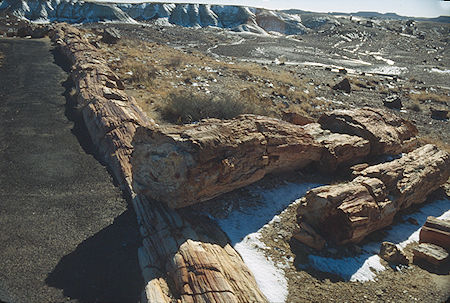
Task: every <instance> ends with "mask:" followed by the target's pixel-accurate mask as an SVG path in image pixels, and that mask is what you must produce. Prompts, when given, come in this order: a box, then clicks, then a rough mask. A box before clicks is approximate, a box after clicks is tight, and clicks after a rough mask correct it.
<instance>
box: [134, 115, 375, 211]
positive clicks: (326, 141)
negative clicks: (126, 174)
mask: <svg viewBox="0 0 450 303" xmlns="http://www.w3.org/2000/svg"><path fill="white" fill-rule="evenodd" d="M133 144H134V147H135V149H134V152H133V159H132V161H133V167H134V168H135V169H134V181H135V188H137V190H138V192H140V193H144V194H146V195H147V196H149V197H151V198H152V199H155V200H158V201H163V202H165V203H167V204H168V205H169V206H170V207H172V208H179V207H184V206H187V205H191V204H194V203H198V202H201V201H205V200H208V199H211V198H214V197H216V196H218V195H220V194H223V193H226V192H229V191H232V190H234V189H236V188H240V187H243V186H246V185H248V184H251V183H254V182H256V181H258V180H260V179H262V178H263V177H264V176H265V175H266V174H268V173H279V172H286V171H293V170H296V169H300V168H303V167H305V166H307V165H308V164H310V163H323V164H322V166H323V167H326V168H328V169H329V170H333V169H335V168H336V167H337V166H338V165H340V164H350V163H353V162H354V161H355V160H357V159H361V158H363V157H365V156H366V155H367V154H368V153H369V145H368V141H366V140H364V139H362V138H359V137H355V136H350V135H343V134H332V133H330V132H329V131H324V130H322V129H320V126H319V125H318V124H312V125H306V126H299V125H294V124H291V123H287V122H284V121H281V120H278V119H273V118H268V117H263V116H255V115H242V116H239V117H237V118H235V119H232V120H217V119H206V120H203V121H201V122H200V123H198V124H190V125H184V126H172V127H167V128H161V129H158V130H153V129H145V128H141V129H139V130H138V131H137V133H136V136H135V140H134V142H133Z"/></svg>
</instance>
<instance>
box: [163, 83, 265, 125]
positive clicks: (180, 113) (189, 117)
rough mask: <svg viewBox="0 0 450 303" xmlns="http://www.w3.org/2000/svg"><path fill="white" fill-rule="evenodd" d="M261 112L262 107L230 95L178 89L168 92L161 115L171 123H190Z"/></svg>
mask: <svg viewBox="0 0 450 303" xmlns="http://www.w3.org/2000/svg"><path fill="white" fill-rule="evenodd" d="M246 113H252V114H262V113H263V111H262V109H261V108H260V107H259V106H258V105H257V104H253V103H249V102H246V101H245V100H243V99H238V98H235V97H232V96H230V95H218V96H214V95H212V94H205V93H197V92H193V91H189V90H179V91H176V92H173V93H171V94H169V96H168V98H167V99H166V102H165V104H164V106H163V107H162V109H161V115H162V117H163V118H164V120H166V121H168V122H172V123H178V124H180V123H192V122H196V121H200V120H201V119H205V118H218V119H231V118H234V117H236V116H239V115H241V114H246Z"/></svg>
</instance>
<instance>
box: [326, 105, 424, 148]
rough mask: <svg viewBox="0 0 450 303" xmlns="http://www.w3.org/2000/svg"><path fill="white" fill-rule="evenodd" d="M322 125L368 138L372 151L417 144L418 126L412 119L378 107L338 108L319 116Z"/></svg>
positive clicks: (335, 130) (408, 146)
mask: <svg viewBox="0 0 450 303" xmlns="http://www.w3.org/2000/svg"><path fill="white" fill-rule="evenodd" d="M319 123H320V125H322V128H324V129H329V130H331V131H332V132H335V133H341V134H349V135H355V136H359V137H361V138H364V139H366V140H369V142H370V146H371V151H370V153H371V154H372V155H383V154H392V155H397V154H400V153H402V152H409V151H411V150H412V149H414V148H415V147H416V145H417V139H416V135H417V133H418V131H417V128H416V127H415V126H414V125H413V124H412V123H411V122H409V121H407V120H405V119H402V118H400V117H398V116H396V115H394V114H391V113H390V112H388V111H385V110H382V109H376V108H368V107H364V108H359V109H352V110H336V111H332V112H328V113H324V114H323V115H322V116H321V117H320V118H319Z"/></svg>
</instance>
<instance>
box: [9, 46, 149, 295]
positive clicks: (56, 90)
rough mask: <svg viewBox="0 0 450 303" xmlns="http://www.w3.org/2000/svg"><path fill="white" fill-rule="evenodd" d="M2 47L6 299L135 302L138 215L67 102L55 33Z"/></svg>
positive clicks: (138, 279)
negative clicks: (53, 43) (50, 37)
mask: <svg viewBox="0 0 450 303" xmlns="http://www.w3.org/2000/svg"><path fill="white" fill-rule="evenodd" d="M0 52H2V53H3V54H4V57H5V58H4V60H3V65H2V66H0V302H8V303H28V302H30V303H32V302H39V303H45V302H137V301H138V298H139V296H140V292H141V291H142V289H143V285H142V284H143V282H142V278H141V274H140V270H139V266H138V261H137V248H138V246H139V244H140V238H139V232H138V227H137V223H136V216H135V214H134V212H133V211H132V210H131V208H130V207H129V206H128V203H127V200H126V199H125V198H124V197H123V196H122V193H121V191H120V190H119V189H118V188H117V187H116V186H115V185H114V183H113V180H112V178H111V176H110V174H109V173H108V171H107V169H106V168H105V167H104V166H103V165H101V164H100V163H99V161H97V160H96V159H95V157H94V155H93V153H92V146H91V143H90V141H89V137H88V136H87V135H86V132H85V130H84V129H83V126H82V124H81V123H77V121H76V119H75V120H74V119H73V115H72V114H71V111H70V110H69V109H68V107H67V106H66V98H65V96H64V95H65V90H66V89H65V85H64V84H65V83H64V82H65V81H66V80H67V77H68V75H67V73H66V72H65V71H64V70H63V69H62V68H61V67H60V66H59V65H57V64H56V63H55V60H56V61H58V57H57V56H54V55H53V52H52V46H51V43H50V41H49V40H48V39H39V40H30V39H10V38H5V39H0ZM71 119H72V120H74V121H72V120H71Z"/></svg>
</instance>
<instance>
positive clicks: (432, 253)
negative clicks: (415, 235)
mask: <svg viewBox="0 0 450 303" xmlns="http://www.w3.org/2000/svg"><path fill="white" fill-rule="evenodd" d="M413 254H414V263H418V264H425V265H432V266H434V267H435V268H437V267H440V266H444V268H441V269H442V270H445V267H446V266H447V265H448V263H449V260H450V259H449V254H448V252H447V250H445V249H444V248H442V247H440V246H438V245H434V244H431V243H420V244H419V246H417V247H415V248H414V249H413Z"/></svg>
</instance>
